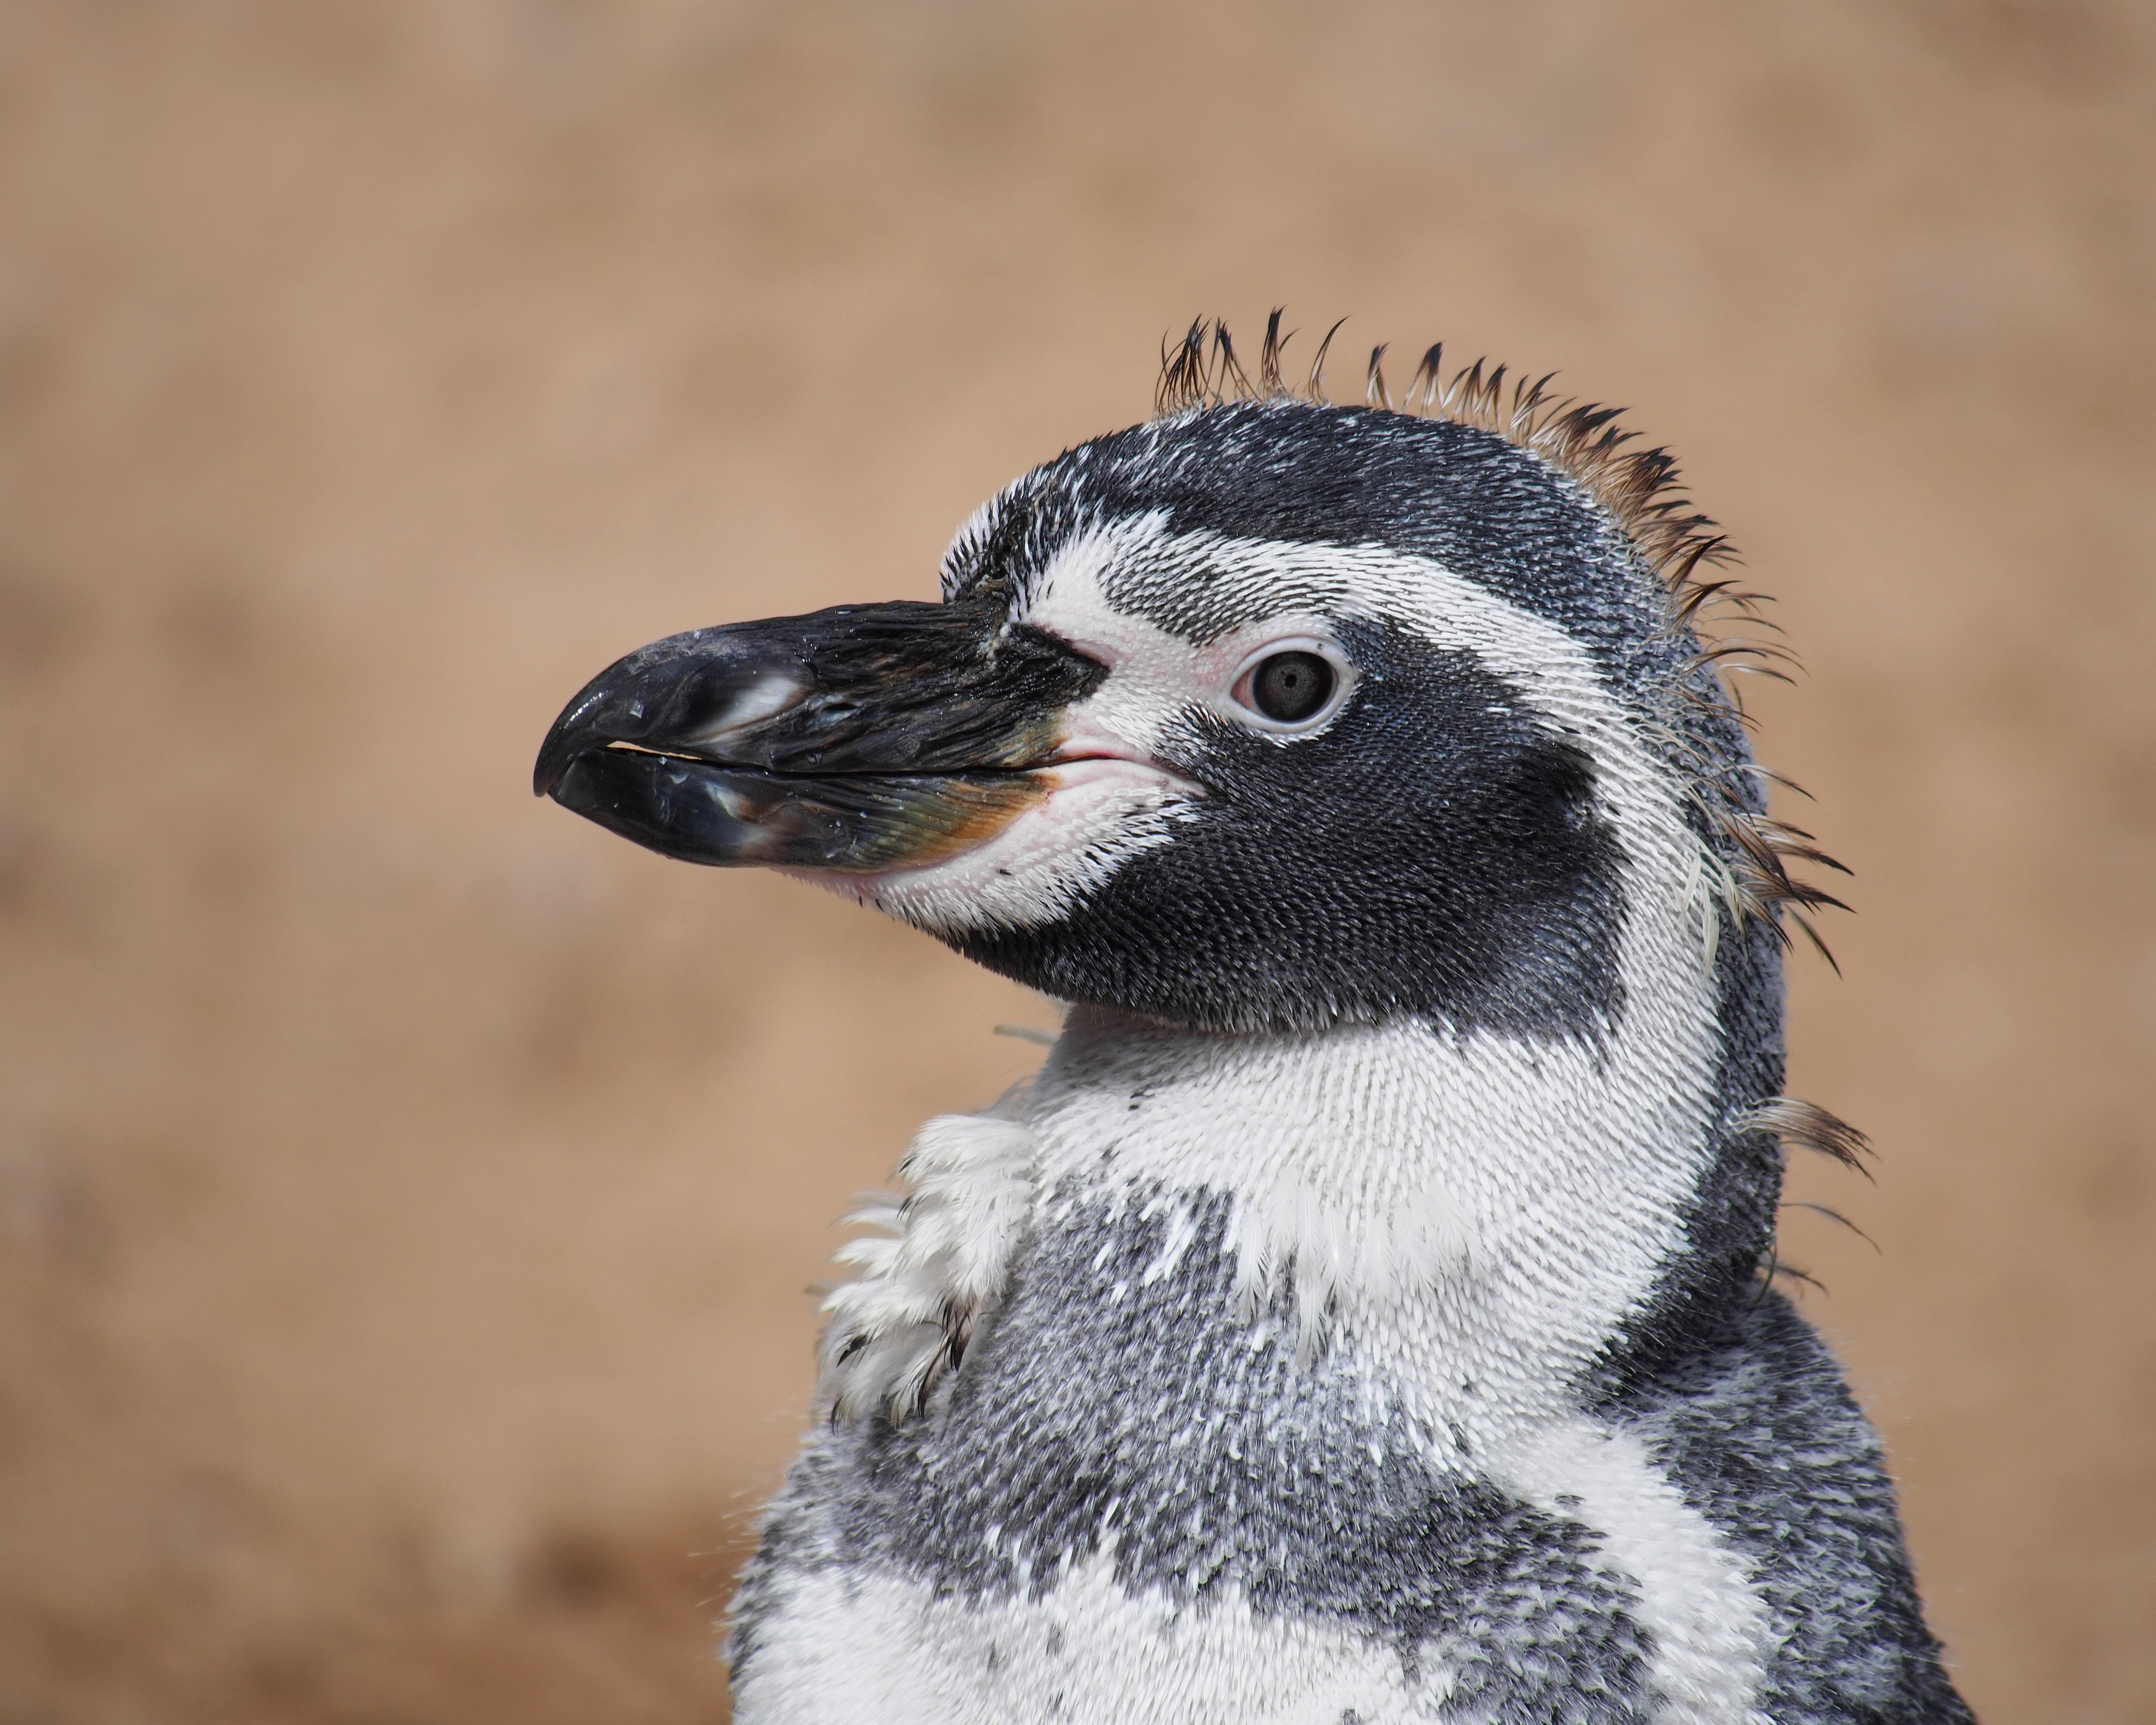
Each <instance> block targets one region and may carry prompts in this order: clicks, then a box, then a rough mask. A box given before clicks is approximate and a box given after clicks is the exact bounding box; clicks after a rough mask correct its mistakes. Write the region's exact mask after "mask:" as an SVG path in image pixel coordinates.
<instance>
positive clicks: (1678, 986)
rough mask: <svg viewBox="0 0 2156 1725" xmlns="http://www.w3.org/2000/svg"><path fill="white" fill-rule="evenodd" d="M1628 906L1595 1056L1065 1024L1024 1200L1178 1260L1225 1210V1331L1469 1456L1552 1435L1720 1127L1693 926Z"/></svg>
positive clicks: (1375, 1031) (1672, 1242) (1549, 1044)
mask: <svg viewBox="0 0 2156 1725" xmlns="http://www.w3.org/2000/svg"><path fill="white" fill-rule="evenodd" d="M1641 908H1642V907H1641V906H1637V905H1635V906H1634V907H1633V909H1634V911H1635V914H1634V915H1633V916H1630V917H1628V918H1627V922H1628V925H1629V927H1628V932H1627V934H1626V936H1625V939H1624V942H1623V946H1624V947H1625V953H1624V963H1623V968H1624V970H1625V993H1624V998H1623V1001H1622V1004H1621V1006H1620V1010H1619V1013H1618V1014H1617V1016H1616V1019H1615V1021H1614V1023H1613V1024H1611V1025H1610V1026H1609V1028H1608V1029H1607V1031H1606V1033H1605V1034H1603V1035H1601V1036H1599V1037H1597V1038H1595V1039H1594V1040H1541V1041H1537V1040H1525V1039H1516V1038H1512V1037H1505V1036H1497V1035H1494V1034H1489V1033H1487V1032H1481V1031H1462V1030H1459V1029H1453V1028H1450V1027H1445V1026H1441V1025H1435V1024H1430V1023H1427V1022H1424V1021H1420V1020H1414V1021H1405V1022H1400V1023H1394V1024H1378V1025H1342V1026H1339V1027H1337V1028H1334V1029H1327V1030H1323V1031H1318V1032H1312V1033H1305V1034H1263V1035H1250V1034H1219V1033H1211V1032H1205V1031H1199V1030H1188V1029H1174V1028H1170V1027H1166V1026H1163V1025H1160V1024H1154V1023H1151V1022H1148V1021H1147V1020H1144V1019H1137V1018H1135V1017H1132V1016H1130V1015H1127V1014H1122V1013H1118V1012H1115V1011H1112V1010H1108V1009H1100V1008H1088V1007H1081V1008H1077V1009H1074V1010H1073V1011H1072V1013H1071V1015H1070V1019H1069V1021H1068V1023H1067V1024H1066V1026H1065V1032H1064V1034H1063V1037H1062V1038H1061V1040H1060V1041H1059V1042H1058V1044H1057V1045H1056V1047H1055V1051H1054V1052H1053V1054H1052V1055H1050V1059H1049V1060H1048V1062H1047V1064H1046V1065H1045V1066H1044V1068H1043V1069H1042V1071H1041V1073H1040V1076H1039V1079H1038V1080H1037V1081H1036V1083H1035V1086H1034V1091H1033V1094H1032V1096H1031V1099H1030V1101H1029V1105H1028V1113H1029V1119H1030V1122H1031V1124H1032V1126H1033V1127H1034V1132H1035V1133H1036V1135H1037V1137H1038V1138H1039V1144H1040V1149H1041V1157H1042V1161H1041V1174H1042V1177H1043V1178H1042V1183H1041V1190H1042V1192H1043V1194H1044V1195H1045V1198H1046V1199H1047V1201H1049V1202H1050V1203H1086V1204H1104V1205H1106V1207H1108V1208H1109V1209H1111V1211H1113V1212H1115V1213H1116V1214H1120V1215H1122V1216H1125V1217H1127V1218H1128V1219H1130V1220H1131V1222H1132V1224H1133V1225H1137V1224H1140V1223H1141V1222H1142V1221H1144V1220H1145V1219H1148V1218H1156V1217H1159V1216H1161V1215H1163V1214H1166V1215H1168V1216H1169V1217H1170V1218H1171V1220H1170V1223H1169V1225H1168V1229H1167V1230H1166V1233H1165V1235H1163V1238H1164V1239H1165V1240H1168V1241H1169V1242H1174V1241H1176V1240H1178V1239H1180V1240H1183V1241H1184V1242H1185V1243H1186V1244H1187V1242H1188V1240H1189V1239H1190V1238H1191V1237H1192V1236H1193V1235H1194V1234H1195V1232H1196V1231H1197V1224H1196V1219H1197V1217H1198V1216H1199V1214H1200V1213H1201V1210H1203V1209H1206V1208H1208V1207H1212V1206H1217V1205H1219V1204H1220V1203H1221V1201H1222V1200H1224V1204H1225V1209H1226V1216H1227V1219H1226V1224H1225V1228H1226V1231H1225V1236H1224V1249H1225V1250H1226V1251H1227V1252H1228V1254H1229V1256H1230V1257H1231V1259H1232V1261H1233V1268H1234V1275H1233V1277H1232V1283H1233V1287H1234V1290H1235V1291H1234V1292H1233V1294H1232V1295H1229V1296H1223V1297H1225V1298H1229V1299H1232V1300H1233V1301H1235V1302H1236V1305H1237V1308H1238V1312H1239V1315H1240V1317H1242V1318H1243V1319H1244V1320H1245V1321H1246V1322H1250V1323H1252V1324H1254V1325H1265V1324H1279V1325H1284V1326H1286V1327H1288V1328H1290V1329H1291V1330H1292V1331H1293V1332H1294V1336H1295V1345H1296V1349H1297V1351H1298V1352H1299V1353H1302V1354H1304V1355H1305V1356H1306V1357H1307V1356H1308V1355H1310V1354H1312V1353H1314V1352H1316V1351H1317V1350H1318V1349H1320V1348H1324V1349H1329V1350H1334V1351H1336V1352H1337V1353H1340V1354H1342V1356H1343V1357H1344V1358H1347V1360H1349V1361H1351V1362H1352V1363H1353V1364H1354V1366H1355V1367H1356V1368H1358V1369H1359V1370H1363V1371H1364V1372H1366V1373H1368V1375H1369V1376H1370V1378H1371V1379H1372V1381H1373V1384H1375V1385H1377V1386H1378V1387H1379V1388H1380V1389H1382V1390H1383V1392H1384V1393H1385V1394H1388V1395H1390V1396H1394V1397H1397V1398H1398V1399H1400V1400H1402V1401H1403V1402H1404V1403H1405V1404H1409V1407H1410V1408H1411V1409H1414V1410H1416V1411H1418V1412H1419V1414H1421V1415H1422V1416H1423V1417H1425V1418H1429V1419H1432V1420H1446V1421H1450V1422H1451V1423H1452V1424H1453V1425H1454V1426H1455V1429H1462V1430H1466V1431H1468V1432H1470V1433H1472V1434H1474V1435H1476V1437H1477V1438H1478V1439H1479V1440H1481V1441H1483V1442H1491V1441H1501V1440H1502V1439H1503V1437H1504V1435H1505V1434H1506V1433H1507V1431H1512V1432H1515V1433H1517V1430H1520V1429H1521V1428H1522V1426H1523V1425H1524V1426H1528V1427H1532V1426H1535V1425H1543V1424H1547V1423H1548V1421H1549V1420H1551V1419H1553V1418H1557V1417H1560V1416H1561V1415H1563V1414H1565V1413H1566V1412H1568V1410H1570V1409H1573V1408H1575V1407H1576V1406H1577V1404H1578V1399H1579V1398H1580V1396H1581V1395H1582V1394H1584V1385H1585V1384H1586V1383H1587V1382H1588V1380H1589V1378H1590V1376H1591V1375H1592V1368H1593V1367H1594V1363H1595V1362H1596V1361H1597V1359H1598V1358H1601V1357H1602V1356H1604V1353H1606V1351H1607V1350H1608V1349H1609V1348H1610V1347H1611V1345H1612V1343H1613V1342H1614V1340H1615V1338H1617V1337H1619V1336H1620V1335H1621V1334H1622V1333H1623V1332H1624V1330H1625V1327H1626V1325H1627V1322H1628V1321H1630V1320H1635V1319H1636V1318H1637V1317H1638V1315H1639V1313H1640V1311H1641V1310H1642V1309H1643V1307H1645V1304H1646V1302H1647V1301H1649V1300H1650V1296H1651V1295H1652V1293H1653V1291H1654V1290H1655V1287H1656V1286H1657V1284H1658V1282H1660V1281H1661V1280H1662V1279H1663V1278H1664V1277H1665V1276H1666V1273H1667V1271H1669V1269H1670V1267H1671V1266H1672V1265H1673V1264H1674V1263H1675V1262H1676V1260H1677V1259H1678V1258H1679V1257H1680V1256H1681V1255H1683V1254H1684V1253H1685V1252H1686V1250H1688V1247H1687V1240H1686V1216H1687V1214H1689V1213H1690V1211H1691V1208H1692V1206H1693V1205H1694V1204H1695V1202H1696V1200H1697V1195H1698V1194H1699V1192H1700V1190H1701V1189H1702V1184H1703V1183H1704V1182H1706V1181H1707V1178H1708V1177H1709V1174H1710V1172H1711V1170H1712V1167H1713V1163H1714V1158H1715V1155H1716V1153H1717V1146H1718V1144H1719V1143H1720V1142H1721V1140H1722V1136H1723V1134H1722V1132H1721V1130H1720V1125H1721V1122H1720V1118H1719V1117H1720V1114H1721V1112H1722V1107H1723V1102H1722V1097H1721V1096H1720V1091H1721V1088H1722V1086H1721V1084H1720V1079H1721V1076H1722V1063H1723V1058H1724V1046H1723V1040H1722V1034H1721V1032H1720V1029H1719V1024H1718V1021H1717V1012H1716V1006H1717V988H1716V985H1715V977H1714V975H1713V973H1712V969H1711V968H1710V967H1709V966H1708V965H1707V963H1705V962H1703V957H1702V944H1701V942H1700V938H1699V936H1698V933H1697V923H1696V922H1694V921H1693V919H1692V918H1691V917H1689V916H1640V914H1638V912H1639V911H1640V909H1641ZM1687 925H1690V926H1689V927H1687ZM1178 1213H1180V1214H1181V1215H1182V1216H1183V1220H1182V1221H1181V1222H1180V1223H1179V1224H1178V1222H1177V1221H1176V1220H1175V1219H1174V1218H1175V1217H1176V1216H1177V1215H1178ZM1147 1225H1152V1224H1150V1223H1147ZM1171 1249H1172V1250H1177V1251H1180V1250H1183V1248H1182V1247H1173V1248H1169V1247H1164V1248H1163V1253H1164V1254H1165V1253H1166V1252H1167V1251H1168V1250H1171ZM1150 1273H1152V1272H1149V1274H1150ZM1163 1273H1165V1272H1163ZM1214 1285H1215V1286H1218V1285H1219V1279H1218V1278H1215V1279H1214Z"/></svg>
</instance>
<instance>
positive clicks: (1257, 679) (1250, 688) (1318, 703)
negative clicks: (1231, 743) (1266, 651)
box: [1235, 652, 1340, 725]
mask: <svg viewBox="0 0 2156 1725" xmlns="http://www.w3.org/2000/svg"><path fill="white" fill-rule="evenodd" d="M1339 681H1340V677H1339V673H1338V672H1337V671H1335V670H1333V669H1332V665H1331V664H1330V663H1328V662H1327V660H1323V659H1321V658H1319V657H1318V656H1317V654H1315V653H1302V652H1287V653H1275V654H1271V655H1268V656H1267V657H1265V658H1264V659H1260V660H1259V661H1258V662H1257V663H1256V664H1255V665H1252V666H1251V667H1250V670H1247V671H1245V672H1244V674H1243V675H1242V677H1241V678H1240V680H1238V682H1237V683H1236V685H1235V699H1236V700H1238V701H1241V702H1242V703H1243V705H1244V706H1247V707H1250V708H1251V709H1253V710H1254V711H1257V712H1260V713H1262V714H1264V715H1265V717H1267V718H1268V719H1270V720H1272V721H1274V722H1275V723H1276V724H1281V725H1296V724H1300V723H1301V721H1303V720H1305V719H1307V718H1309V717H1310V716H1312V715H1313V714H1314V713H1317V712H1319V711H1322V709H1323V707H1324V706H1325V704H1326V702H1327V701H1330V700H1332V691H1333V690H1334V689H1335V688H1336V687H1337V685H1338V684H1339Z"/></svg>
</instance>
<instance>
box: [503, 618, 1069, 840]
mask: <svg viewBox="0 0 2156 1725" xmlns="http://www.w3.org/2000/svg"><path fill="white" fill-rule="evenodd" d="M1105 675H1106V670H1104V668H1103V667H1102V666H1101V665H1099V664H1098V663H1096V661H1094V660H1090V659H1087V658H1086V657H1084V656H1083V655H1081V654H1079V653H1077V652H1075V651H1074V650H1073V649H1070V647H1068V646H1066V645H1065V644H1063V643H1061V642H1060V641H1057V640H1056V639H1054V638H1053V637H1051V636H1049V635H1046V634H1043V633H1042V632H1040V631H1039V630H1038V629H1029V628H1027V627H1025V626H1024V625H1023V624H1015V625H1014V624H1009V622H1008V621H1007V619H1006V614H1005V613H1004V609H1003V608H1002V606H1001V605H1000V604H998V603H995V602H994V601H993V600H988V599H973V600H962V601H959V602H957V603H952V604H947V605H939V604H922V603H914V602H911V601H905V600H901V601H898V602H896V603H890V604H881V605H839V606H836V607H834V608H832V609H830V610H828V611H818V612H815V613H814V614H810V615H808V616H806V617H778V618H771V619H767V620H765V621H762V622H760V623H737V624H725V625H722V626H721V627H719V628H716V629H691V630H690V631H689V632H688V633H687V634H678V635H670V636H668V637H667V638H666V639H665V640H663V641H654V643H653V644H651V645H649V646H648V647H644V648H641V649H639V650H638V651H636V652H634V653H632V654H630V655H628V657H626V658H624V659H620V660H616V661H615V662H614V663H613V665H609V666H608V667H607V669H606V670H603V671H602V672H600V673H599V675H598V676H596V677H594V678H593V680H591V681H590V682H589V683H588V684H587V685H585V686H584V688H583V692H582V693H580V694H579V695H578V696H577V698H576V699H575V700H573V701H571V702H570V703H569V704H568V706H566V707H564V708H563V709H562V716H560V717H559V718H557V720H555V721H554V724H553V728H552V730H550V731H549V732H547V740H546V742H544V743H543V744H542V746H541V747H540V750H539V760H538V764H537V766H536V768H535V769H534V770H533V773H532V778H531V788H532V790H533V792H534V793H535V794H536V795H539V796H542V797H552V798H553V799H554V800H555V801H556V802H557V803H560V804H561V805H562V807H563V808H564V809H569V810H571V811H572V812H573V813H575V814H581V815H583V817H584V818H585V819H588V820H593V821H597V822H598V824H599V825H601V826H603V827H604V828H606V829H608V831H610V832H614V833H619V834H621V835H622V836H623V837H624V838H625V839H634V840H635V841H636V842H637V843H638V844H639V845H644V846H645V847H647V848H648V849H649V850H656V851H658V852H659V853H660V854H661V855H665V856H671V857H678V858H680V860H683V861H685V862H696V863H709V864H715V865H721V866H725V865H746V864H762V865H766V866H770V867H776V868H783V869H802V870H819V871H829V872H833V873H838V874H846V875H874V874H881V873H885V872H889V871H891V870H900V869H911V868H921V867H926V866H927V865H931V864H932V863H937V862H941V861H942V860H945V859H946V858H948V857H951V856H955V855H958V854H960V853H961V852H963V851H966V850H972V849H973V847H974V846H976V845H980V844H983V843H984V842H986V841H987V840H988V839H990V838H992V837H993V836H994V834H996V833H998V832H999V831H1001V830H1002V829H1003V828H1004V827H1005V826H1006V825H1008V824H1009V823H1010V822H1011V821H1012V820H1014V819H1016V818H1017V817H1018V816H1019V814H1021V813H1022V812H1023V811H1024V809H1027V808H1028V807H1029V806H1030V805H1031V804H1033V803H1035V802H1037V801H1039V799H1041V798H1045V797H1046V796H1047V795H1049V794H1050V792H1052V791H1053V790H1054V789H1055V778H1054V775H1053V774H1051V773H1047V772H1045V771H1044V770H1042V769H1045V768H1047V767H1048V766H1050V764H1051V762H1052V760H1053V757H1055V752H1056V750H1057V748H1058V747H1059V745H1060V741H1061V737H1062V732H1063V722H1062V721H1063V714H1064V711H1065V709H1066V708H1067V707H1069V706H1070V705H1071V704H1072V703H1073V702H1075V701H1080V700H1082V699H1083V698H1084V697H1085V696H1086V695H1087V694H1089V693H1090V692H1091V691H1092V689H1093V688H1094V687H1095V686H1096V685H1097V684H1098V683H1099V682H1100V680H1101V678H1102V677H1103V676H1105Z"/></svg>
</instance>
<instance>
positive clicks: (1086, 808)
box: [818, 759, 1199, 935]
mask: <svg viewBox="0 0 2156 1725" xmlns="http://www.w3.org/2000/svg"><path fill="white" fill-rule="evenodd" d="M1029 777H1030V778H1033V779H1034V780H1036V781H1038V782H1039V783H1040V784H1041V788H1042V790H1043V792H1044V794H1041V795H1038V796H1036V797H1034V798H1032V799H1030V800H1029V801H1028V802H1027V803H1025V804H1024V806H1023V807H1021V808H1019V809H1016V810H1015V811H1014V812H1013V813H1011V814H1008V815H1006V816H1004V817H1002V818H1000V819H997V820H996V821H994V822H993V824H989V823H986V822H984V823H983V824H982V834H983V835H982V837H981V838H980V839H979V840H978V842H977V843H975V844H973V845H971V846H970V847H968V848H967V849H966V850H963V851H962V852H954V851H953V850H951V849H950V848H948V847H945V848H944V849H942V850H941V851H940V852H939V854H938V855H936V856H935V857H934V858H933V859H932V860H927V861H926V862H925V863H923V864H920V865H901V866H900V867H897V868H893V869H888V870H883V871H880V872H879V873H877V874H875V875H857V876H853V877H850V878H844V879H840V878H834V877H832V876H830V875H823V876H820V877H818V884H819V885H822V886H830V887H834V888H835V889H836V890H838V891H841V892H844V893H846V894H848V895H849V896H853V897H855V898H858V899H860V900H861V901H863V902H865V903H867V904H871V905H873V906H875V907H876V908H877V909H878V910H880V911H885V912H886V913H888V914H890V915H891V916H896V917H899V918H900V919H901V920H902V921H904V922H910V923H911V924H913V925H914V926H915V927H919V928H923V929H926V930H927V931H928V932H932V933H935V934H942V935H958V934H963V933H967V932H973V931H978V930H983V929H1014V928H1028V927H1039V926H1040V925H1042V924H1045V923H1048V922H1055V921H1058V920H1060V918H1062V917H1063V916H1066V915H1068V914H1069V913H1070V911H1071V910H1072V909H1073V908H1074V907H1075V906H1076V905H1077V904H1078V903H1080V902H1081V901H1082V900H1083V899H1084V898H1086V896H1088V895H1089V894H1090V893H1091V892H1092V891H1095V890H1097V889H1098V888H1099V887H1100V886H1102V885H1104V884H1105V883H1106V881H1107V880H1109V879H1110V878H1111V876H1112V875H1114V874H1115V873H1116V870H1118V869H1119V868H1121V867H1122V865H1123V863H1124V862H1125V861H1126V860H1128V859H1129V858H1130V857H1132V856H1133V855H1137V854H1138V853H1140V852H1141V851H1144V850H1152V849H1153V848H1155V847H1157V846H1158V845H1163V844H1166V843H1168V841H1169V839H1170V837H1171V835H1172V834H1173V830H1174V829H1175V828H1176V827H1177V826H1178V824H1181V823H1182V822H1183V821H1186V820H1188V819H1190V818H1191V817H1192V815H1193V814H1194V813H1195V809H1196V802H1197V798H1198V797H1199V792H1198V791H1197V789H1196V788H1195V787H1193V786H1192V785H1189V784H1188V783H1185V782H1183V780H1181V779H1179V778H1176V777H1175V776H1174V775H1173V773H1168V772H1166V771H1164V770H1163V769H1162V768H1158V767H1157V766H1153V765H1151V764H1149V763H1141V762H1134V761H1128V760H1101V759H1092V760H1081V761H1074V762H1069V763H1068V764H1066V765H1064V766H1060V767H1056V768H1048V769H1041V770H1039V771H1036V772H1035V773H1032V774H1030V775H1029Z"/></svg>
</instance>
